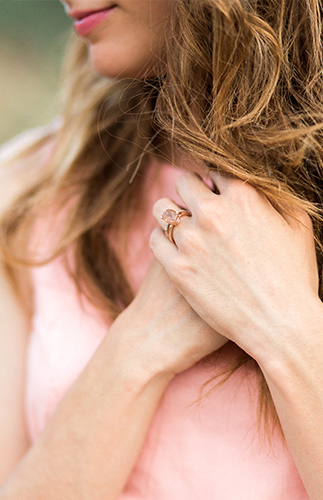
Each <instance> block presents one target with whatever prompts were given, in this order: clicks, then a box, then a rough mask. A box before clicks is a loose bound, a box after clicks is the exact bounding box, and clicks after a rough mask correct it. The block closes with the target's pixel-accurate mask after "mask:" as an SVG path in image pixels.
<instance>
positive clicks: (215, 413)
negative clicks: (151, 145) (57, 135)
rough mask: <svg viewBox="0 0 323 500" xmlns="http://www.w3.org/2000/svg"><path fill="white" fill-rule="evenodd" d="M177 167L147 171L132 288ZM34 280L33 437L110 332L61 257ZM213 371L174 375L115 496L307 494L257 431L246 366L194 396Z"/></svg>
mask: <svg viewBox="0 0 323 500" xmlns="http://www.w3.org/2000/svg"><path fill="white" fill-rule="evenodd" d="M179 174H180V172H179V171H178V170H176V169H174V168H172V167H170V166H168V165H165V166H164V167H163V168H162V171H161V176H160V178H159V180H158V182H156V181H155V182H154V181H153V180H152V179H149V178H148V179H147V182H146V184H147V194H148V196H147V213H146V219H145V220H141V221H139V220H138V219H136V217H135V216H134V228H133V231H132V232H131V244H130V245H129V248H130V249H131V252H129V256H128V263H129V266H130V268H131V279H132V282H133V284H134V286H135V288H138V287H139V285H140V282H141V280H142V278H143V276H144V274H145V272H146V270H147V268H148V265H149V262H150V260H151V258H152V256H151V253H150V250H149V248H148V247H147V244H146V239H147V237H148V235H149V234H150V231H151V229H152V228H153V227H154V226H155V223H154V221H153V218H152V216H151V215H150V214H151V212H152V205H153V203H154V202H155V201H156V200H157V199H158V198H160V197H162V196H167V197H170V198H173V199H175V200H177V201H178V198H177V196H176V194H175V189H174V182H175V179H176V178H177V177H178V176H179ZM143 242H144V244H143ZM33 280H34V288H35V315H34V319H33V329H32V334H31V338H30V344H29V350H28V359H27V363H28V365H27V393H26V394H27V396H26V411H27V420H28V427H29V432H30V437H31V439H32V441H34V440H36V439H37V436H39V434H40V433H41V432H42V430H43V429H44V427H45V425H46V423H47V421H48V419H49V418H50V416H51V415H52V413H53V412H54V411H55V408H56V406H57V405H58V403H59V401H60V400H61V399H62V398H63V397H64V395H65V393H66V392H67V391H68V389H69V387H70V386H71V384H73V382H74V381H75V380H76V378H77V377H78V375H79V374H80V373H81V371H82V370H83V369H84V367H85V365H86V364H87V363H88V361H89V359H90V358H91V356H92V355H93V353H94V352H95V350H96V348H97V347H98V346H99V344H100V342H101V341H102V339H103V337H104V336H105V335H106V334H109V333H107V325H106V324H105V323H104V322H103V320H102V319H100V315H99V314H98V313H97V312H96V311H95V309H94V308H93V307H92V306H91V305H89V304H87V303H86V301H84V300H83V301H82V302H81V301H80V299H79V297H78V294H77V291H76V289H75V286H74V284H73V282H72V281H71V280H70V278H69V277H68V276H67V273H66V272H65V270H64V267H63V265H62V264H61V263H60V261H59V259H57V260H56V261H54V262H52V263H50V264H48V265H45V266H42V267H40V268H36V269H35V270H34V271H33ZM235 349H236V348H235V347H234V346H233V347H232V349H227V353H226V354H225V356H232V355H234V354H235ZM222 362H225V358H224V359H223V360H222ZM215 373H216V368H215V367H213V366H211V365H210V364H203V363H201V364H198V365H196V366H194V367H193V368H191V369H189V370H187V371H186V372H184V373H182V374H180V375H178V376H177V377H176V378H175V379H174V380H173V381H172V382H171V384H170V385H169V387H168V388H167V390H166V392H165V395H164V397H163V398H162V400H161V402H160V405H159V407H158V410H157V411H156V414H155V416H154V418H153V421H152V423H151V426H150V429H149V432H148V435H147V438H146V441H145V444H144V447H143V449H142V452H141V454H140V456H139V458H138V460H137V463H136V466H135V468H134V470H133V472H132V475H131V477H130V479H129V482H128V485H127V487H126V489H125V491H124V493H123V494H122V495H121V497H120V499H121V500H183V499H185V500H211V499H212V500H213V499H214V500H238V499H239V500H308V495H307V494H306V492H305V489H304V486H303V485H302V482H301V480H300V477H299V474H298V472H297V470H296V468H295V464H294V462H293V459H292V457H291V455H290V454H289V452H288V450H286V448H285V447H284V444H283V443H282V441H281V439H280V438H279V436H276V438H274V439H273V441H272V442H271V444H270V445H269V444H268V441H266V438H265V437H263V436H261V435H260V436H259V433H258V431H257V386H256V381H255V376H254V373H253V371H252V368H248V369H247V368H244V369H242V370H240V371H238V372H236V373H235V374H234V375H233V376H232V377H231V378H230V379H229V380H228V381H227V382H225V383H224V384H223V385H221V386H219V387H218V388H217V389H216V390H215V391H214V392H213V394H211V395H209V396H207V397H205V398H204V399H202V401H200V402H196V400H197V399H198V398H199V396H200V393H199V389H200V388H201V386H202V385H203V383H204V382H206V381H207V380H209V379H210V378H211V377H212V376H214V374H215ZM107 453H109V451H108V450H107Z"/></svg>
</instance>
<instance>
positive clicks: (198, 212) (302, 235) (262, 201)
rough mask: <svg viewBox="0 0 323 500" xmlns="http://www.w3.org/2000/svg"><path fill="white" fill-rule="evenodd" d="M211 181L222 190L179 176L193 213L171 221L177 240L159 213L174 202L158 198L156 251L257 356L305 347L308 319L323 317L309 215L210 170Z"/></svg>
mask: <svg viewBox="0 0 323 500" xmlns="http://www.w3.org/2000/svg"><path fill="white" fill-rule="evenodd" d="M214 181H215V183H216V186H217V188H218V190H219V193H220V194H219V195H218V194H215V193H214V192H213V191H212V190H211V189H210V188H209V187H208V186H207V185H206V184H205V183H204V182H203V181H202V180H201V179H200V178H199V177H198V176H196V175H193V174H190V173H185V174H183V175H182V176H181V177H180V178H179V180H178V182H177V191H178V194H179V195H180V197H181V198H182V200H183V206H186V207H187V208H188V210H189V211H190V212H191V214H192V217H182V218H181V221H180V224H179V225H178V226H176V227H174V231H173V237H174V240H175V242H176V245H174V244H173V243H171V242H170V241H168V240H167V238H165V235H164V234H163V231H162V230H161V229H164V227H165V223H164V222H163V220H162V219H161V214H162V212H163V211H164V210H165V209H166V208H175V210H179V207H177V206H176V205H175V204H174V202H172V201H171V200H168V199H162V200H159V201H158V202H157V203H156V205H155V207H154V215H155V217H156V220H157V221H158V222H159V224H160V226H161V229H156V230H155V231H154V232H153V233H152V235H151V243H150V244H151V248H152V250H153V253H154V255H155V257H156V258H157V260H158V261H159V262H160V263H161V264H162V265H163V267H164V268H165V270H166V271H167V273H168V275H169V276H170V278H171V280H172V281H173V283H174V284H175V285H176V287H177V288H178V290H179V291H180V293H181V294H182V295H183V296H184V297H185V298H186V299H187V301H188V302H189V303H190V304H191V306H192V307H193V309H194V310H195V311H196V312H197V314H198V315H199V316H201V317H202V318H203V319H204V320H205V321H206V322H207V323H208V324H209V325H210V326H212V328H214V329H215V330H216V331H218V332H220V333H221V334H222V335H224V336H225V337H227V338H229V339H231V340H233V341H234V342H236V343H237V344H238V345H239V346H240V347H241V348H242V349H244V350H245V351H247V352H248V353H249V354H250V355H251V356H253V357H255V358H256V359H257V360H258V362H260V361H261V360H262V359H263V358H264V357H265V358H266V357H267V358H268V355H269V356H270V354H273V355H275V354H276V353H277V352H279V351H280V350H281V346H282V345H284V348H285V347H287V346H293V343H295V342H298V343H301V347H302V348H303V347H304V348H305V347H306V343H307V338H306V333H305V332H306V330H307V326H308V324H309V322H312V323H313V321H314V322H316V321H318V320H319V318H322V304H321V301H320V300H319V298H318V272H317V264H316V255H315V244H314V238H313V232H312V224H311V220H310V218H309V217H308V216H307V215H306V214H304V213H303V212H301V211H299V212H298V213H295V217H291V216H287V215H285V214H284V215H282V214H280V213H279V212H278V211H277V210H275V209H274V208H273V206H272V205H271V203H270V202H269V201H268V199H267V198H266V197H265V196H264V195H262V194H261V193H260V192H258V191H257V190H256V189H254V188H253V187H251V186H250V185H248V184H246V183H243V182H242V181H240V180H237V179H229V178H227V177H223V176H222V175H220V174H214ZM296 330H297V332H296ZM302 332H303V334H302ZM296 333H297V334H298V336H297V335H296Z"/></svg>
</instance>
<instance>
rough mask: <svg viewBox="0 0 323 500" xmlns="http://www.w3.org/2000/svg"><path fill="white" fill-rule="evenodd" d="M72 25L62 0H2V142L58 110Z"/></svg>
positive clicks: (0, 62)
mask: <svg viewBox="0 0 323 500" xmlns="http://www.w3.org/2000/svg"><path fill="white" fill-rule="evenodd" d="M70 31H71V22H70V20H69V19H68V18H67V16H66V14H65V11H64V8H63V6H62V4H61V3H60V2H59V0H0V117H1V119H0V144H1V143H3V142H4V141H6V140H8V139H10V138H11V137H13V136H14V135H16V134H17V133H19V132H20V131H22V130H25V129H26V128H30V127H34V126H38V125H43V124H46V123H48V121H50V120H51V119H52V118H53V117H55V116H56V115H57V109H56V103H57V100H56V96H57V90H58V85H59V74H60V66H61V61H62V57H63V53H64V48H65V45H66V41H67V39H68V36H69V33H70Z"/></svg>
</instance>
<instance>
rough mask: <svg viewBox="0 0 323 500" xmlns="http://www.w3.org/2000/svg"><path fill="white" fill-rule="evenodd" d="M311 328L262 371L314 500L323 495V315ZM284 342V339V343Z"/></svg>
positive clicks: (305, 483)
mask: <svg viewBox="0 0 323 500" xmlns="http://www.w3.org/2000/svg"><path fill="white" fill-rule="evenodd" d="M313 319H314V321H313V322H312V323H309V324H308V325H307V328H306V329H305V327H304V329H303V333H304V331H306V339H305V341H304V334H303V335H298V326H299V325H296V327H295V329H294V331H292V330H291V334H292V335H294V336H295V337H296V338H298V339H301V340H299V341H298V342H295V343H294V344H293V347H292V348H290V349H289V348H287V349H286V348H283V349H282V350H281V352H280V353H277V355H276V356H274V355H272V356H271V357H270V358H268V359H267V360H266V361H263V363H262V364H261V367H262V369H263V372H264V375H265V377H266V380H267V383H268V386H269V389H270V391H271V394H272V397H273V400H274V403H275V407H276V410H277V413H278V416H279V419H280V422H281V425H282V428H283V432H284V435H285V438H286V442H287V445H288V448H289V450H290V452H291V454H292V456H293V458H294V461H295V464H296V467H297V469H298V471H299V473H300V475H301V478H302V480H303V482H304V485H305V488H306V490H307V492H308V494H309V497H310V499H311V500H321V499H322V491H323V425H322V423H323V365H322V360H323V315H322V319H321V320H319V314H318V316H317V317H316V318H315V317H314V316H313ZM282 341H283V339H282Z"/></svg>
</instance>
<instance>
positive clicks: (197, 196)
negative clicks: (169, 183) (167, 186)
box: [176, 172, 217, 213]
mask: <svg viewBox="0 0 323 500" xmlns="http://www.w3.org/2000/svg"><path fill="white" fill-rule="evenodd" d="M176 191H177V193H178V195H179V196H180V197H181V199H182V200H183V204H184V205H185V206H187V207H188V210H189V211H190V212H191V213H194V211H195V209H196V208H197V206H198V205H199V203H200V201H201V200H202V199H205V198H213V197H214V198H215V197H216V196H217V195H216V194H214V193H213V192H212V190H211V189H210V188H209V187H208V186H207V185H206V184H205V182H204V181H203V180H202V179H201V177H199V176H198V175H196V174H191V173H190V172H185V173H184V174H183V175H181V176H180V177H179V178H178V179H177V181H176ZM215 199H216V198H215Z"/></svg>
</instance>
